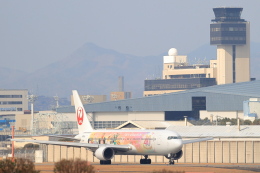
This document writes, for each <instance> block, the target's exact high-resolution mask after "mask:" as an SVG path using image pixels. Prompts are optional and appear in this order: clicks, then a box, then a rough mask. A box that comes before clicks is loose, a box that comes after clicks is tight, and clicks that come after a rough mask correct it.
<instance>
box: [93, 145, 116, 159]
mask: <svg viewBox="0 0 260 173" xmlns="http://www.w3.org/2000/svg"><path fill="white" fill-rule="evenodd" d="M114 155H115V152H114V150H113V149H112V148H109V147H100V148H98V149H97V150H96V151H95V156H96V158H98V159H99V160H111V159H112V158H113V157H114Z"/></svg>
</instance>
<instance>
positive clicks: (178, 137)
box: [168, 136, 181, 140]
mask: <svg viewBox="0 0 260 173" xmlns="http://www.w3.org/2000/svg"><path fill="white" fill-rule="evenodd" d="M171 139H181V137H180V136H168V140H171Z"/></svg>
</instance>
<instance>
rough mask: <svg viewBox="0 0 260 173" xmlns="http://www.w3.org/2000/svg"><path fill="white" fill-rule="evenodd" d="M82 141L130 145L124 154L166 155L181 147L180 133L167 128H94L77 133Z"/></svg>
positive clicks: (177, 150) (175, 151)
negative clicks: (93, 129) (90, 130)
mask: <svg viewBox="0 0 260 173" xmlns="http://www.w3.org/2000/svg"><path fill="white" fill-rule="evenodd" d="M78 138H80V139H81V142H82V143H90V144H110V145H111V144H112V145H130V146H131V150H129V151H127V152H117V153H115V154H124V155H168V154H170V153H177V152H179V151H180V150H181V149H182V146H183V143H182V139H181V137H180V135H179V134H178V133H176V132H174V131H169V130H103V131H102V130H95V131H93V132H84V133H83V134H80V135H78Z"/></svg>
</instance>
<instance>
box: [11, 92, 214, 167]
mask: <svg viewBox="0 0 260 173" xmlns="http://www.w3.org/2000/svg"><path fill="white" fill-rule="evenodd" d="M72 93H73V98H74V103H75V115H76V120H77V124H78V130H79V134H78V135H76V136H75V137H74V139H77V140H79V141H80V142H61V141H42V140H26V139H12V141H17V142H33V143H41V144H51V145H63V146H74V147H85V148H87V149H88V150H91V151H92V152H93V155H94V156H95V157H96V158H97V159H99V160H100V164H102V165H103V164H111V160H112V159H113V157H114V156H115V155H142V156H144V158H141V159H140V164H151V162H152V161H151V159H149V158H148V156H149V155H163V156H165V157H166V158H167V159H169V164H174V160H178V159H180V158H181V157H182V154H183V151H182V147H183V144H188V143H194V142H201V141H207V140H211V139H213V138H198V139H193V140H182V138H181V136H180V135H179V134H178V133H177V132H175V131H172V130H167V129H165V130H107V129H105V130H94V129H93V128H92V126H91V124H90V122H89V120H88V117H87V114H86V111H85V109H84V106H83V105H82V102H81V100H80V97H79V94H78V92H77V91H76V90H73V91H72Z"/></svg>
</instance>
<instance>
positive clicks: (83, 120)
mask: <svg viewBox="0 0 260 173" xmlns="http://www.w3.org/2000/svg"><path fill="white" fill-rule="evenodd" d="M72 94H73V99H74V105H75V112H76V120H77V123H78V128H79V134H81V133H83V132H91V131H93V128H92V126H91V124H90V122H89V120H88V117H87V114H86V111H85V109H84V107H83V105H82V102H81V100H80V98H79V94H78V91H76V90H72Z"/></svg>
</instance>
